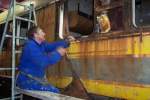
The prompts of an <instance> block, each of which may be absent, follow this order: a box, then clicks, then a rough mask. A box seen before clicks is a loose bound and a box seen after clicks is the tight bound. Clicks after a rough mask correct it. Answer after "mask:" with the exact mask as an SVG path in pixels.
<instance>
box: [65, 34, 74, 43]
mask: <svg viewBox="0 0 150 100" xmlns="http://www.w3.org/2000/svg"><path fill="white" fill-rule="evenodd" d="M65 40H66V41H69V42H71V41H75V40H76V39H75V38H74V37H73V36H71V35H69V36H67V37H66V38H65Z"/></svg>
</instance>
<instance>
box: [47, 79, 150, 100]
mask: <svg viewBox="0 0 150 100" xmlns="http://www.w3.org/2000/svg"><path fill="white" fill-rule="evenodd" d="M48 80H49V81H50V83H51V84H52V83H53V85H55V86H57V87H60V88H64V87H66V86H67V85H68V84H69V83H70V82H71V80H72V78H70V77H62V78H57V80H56V79H54V77H49V79H48ZM54 80H55V81H54ZM82 82H83V84H84V86H85V88H86V89H87V91H88V92H90V93H94V94H97V95H104V96H110V97H118V98H124V99H128V100H150V85H139V84H122V83H117V82H105V81H100V80H82ZM60 83H61V84H60Z"/></svg>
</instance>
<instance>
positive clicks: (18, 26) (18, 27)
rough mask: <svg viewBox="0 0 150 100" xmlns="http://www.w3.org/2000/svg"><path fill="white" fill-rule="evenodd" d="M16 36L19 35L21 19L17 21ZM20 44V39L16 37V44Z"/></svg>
mask: <svg viewBox="0 0 150 100" xmlns="http://www.w3.org/2000/svg"><path fill="white" fill-rule="evenodd" d="M16 23H17V37H20V27H21V21H20V20H18V21H17V22H16ZM19 44H20V39H16V45H19Z"/></svg>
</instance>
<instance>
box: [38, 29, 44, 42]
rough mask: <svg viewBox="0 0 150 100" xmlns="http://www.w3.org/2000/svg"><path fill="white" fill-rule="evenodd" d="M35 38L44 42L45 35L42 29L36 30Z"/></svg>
mask: <svg viewBox="0 0 150 100" xmlns="http://www.w3.org/2000/svg"><path fill="white" fill-rule="evenodd" d="M36 38H37V39H38V40H40V41H41V42H43V41H45V33H44V32H43V30H42V29H40V28H39V29H38V31H37V34H36Z"/></svg>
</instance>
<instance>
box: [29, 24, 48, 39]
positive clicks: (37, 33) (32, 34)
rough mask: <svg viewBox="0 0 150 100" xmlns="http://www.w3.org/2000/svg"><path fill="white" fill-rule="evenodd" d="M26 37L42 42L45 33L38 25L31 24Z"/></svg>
mask: <svg viewBox="0 0 150 100" xmlns="http://www.w3.org/2000/svg"><path fill="white" fill-rule="evenodd" d="M28 38H33V39H35V40H37V41H38V42H43V41H45V33H44V32H43V30H42V29H41V28H40V27H38V26H33V27H32V28H30V29H29V31H28Z"/></svg>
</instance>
